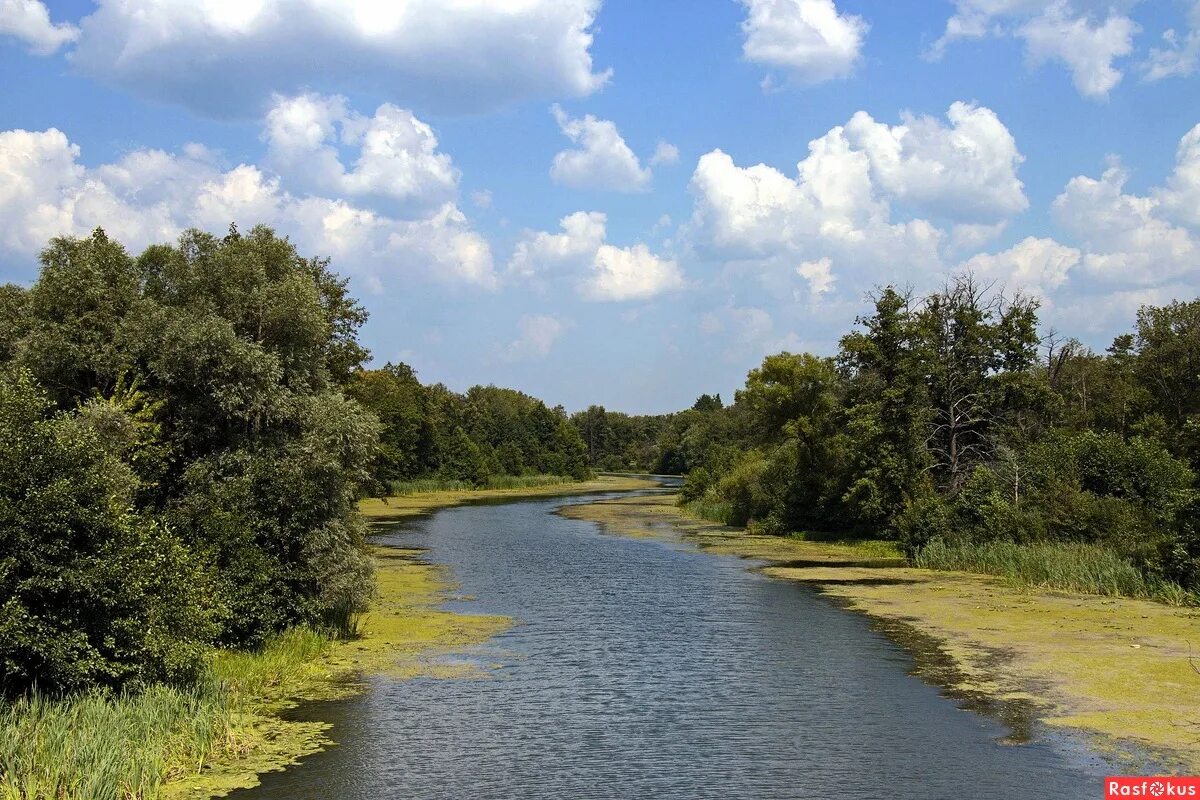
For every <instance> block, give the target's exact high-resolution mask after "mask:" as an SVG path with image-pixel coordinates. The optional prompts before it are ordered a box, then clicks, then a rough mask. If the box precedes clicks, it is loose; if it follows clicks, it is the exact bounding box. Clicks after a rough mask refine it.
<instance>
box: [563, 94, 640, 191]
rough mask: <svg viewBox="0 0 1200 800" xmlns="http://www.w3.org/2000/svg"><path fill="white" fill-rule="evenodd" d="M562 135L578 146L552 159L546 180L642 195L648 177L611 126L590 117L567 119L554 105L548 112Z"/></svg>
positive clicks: (617, 132) (602, 120)
mask: <svg viewBox="0 0 1200 800" xmlns="http://www.w3.org/2000/svg"><path fill="white" fill-rule="evenodd" d="M551 110H552V112H553V114H554V119H555V120H557V121H558V127H559V128H560V129H561V130H562V132H563V135H565V136H566V137H567V138H568V139H570V140H571V141H572V142H574V143H575V144H576V145H578V147H577V148H575V149H569V150H563V151H562V152H560V153H558V154H557V155H556V156H554V164H553V166H551V167H550V177H551V178H553V179H554V182H555V183H560V184H563V185H564V186H570V187H572V188H575V189H604V190H607V191H613V192H642V191H645V190H646V189H647V188H648V187H649V185H650V179H651V173H650V170H649V169H643V168H642V164H641V162H640V161H638V157H637V156H636V155H634V152H633V151H632V150H630V149H629V145H627V144H626V143H625V140H624V139H623V138H621V134H620V132H619V131H618V130H617V126H616V124H615V123H613V122H611V121H610V120H606V119H597V118H595V117H593V116H592V115H591V114H588V115H587V116H585V117H583V118H582V119H574V118H572V117H570V116H568V115H567V113H566V112H565V111H563V110H562V108H560V107H559V106H558V105H555V106H554V107H553V109H551Z"/></svg>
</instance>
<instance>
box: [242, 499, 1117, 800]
mask: <svg viewBox="0 0 1200 800" xmlns="http://www.w3.org/2000/svg"><path fill="white" fill-rule="evenodd" d="M574 502H589V500H586V499H574V500H564V499H562V498H557V499H552V500H545V501H535V502H522V503H515V504H507V505H479V506H464V507H460V508H453V509H447V510H444V511H441V512H438V513H437V514H436V515H434V516H432V517H429V518H426V519H421V520H418V521H416V522H410V523H405V524H404V525H402V526H398V527H397V528H396V529H395V530H394V531H393V532H392V533H390V534H388V535H387V536H385V537H384V539H383V541H385V542H388V543H394V544H399V545H404V546H419V547H425V548H428V549H429V554H428V558H429V559H430V560H431V561H434V562H436V563H441V564H446V565H448V566H449V567H450V568H451V569H452V570H453V573H454V576H455V578H456V579H457V580H458V581H459V583H461V590H460V591H461V592H462V594H463V595H467V596H470V597H472V598H475V599H474V600H471V601H466V600H463V601H456V602H452V603H451V604H450V607H451V608H454V609H456V610H463V611H469V612H472V613H494V614H503V615H507V616H511V617H513V618H515V619H516V620H517V621H518V624H517V626H516V627H514V628H513V629H512V630H511V631H509V632H507V633H505V634H503V635H501V636H498V637H496V638H495V639H493V640H492V641H491V642H490V643H489V644H488V645H487V646H485V647H483V648H479V649H477V650H474V651H472V652H470V653H469V654H468V655H467V656H466V657H467V658H470V659H473V660H475V661H477V662H478V663H479V664H480V665H481V666H483V667H484V668H486V669H488V670H490V675H491V677H490V678H487V679H482V680H480V679H454V680H433V679H418V680H412V681H407V682H393V681H390V680H387V679H382V678H377V679H373V680H372V681H371V684H370V688H369V691H367V692H366V693H364V694H363V695H362V696H360V697H357V698H354V699H351V700H347V701H341V702H338V703H331V704H319V705H316V706H313V707H310V708H309V712H310V713H315V714H316V715H317V716H319V717H320V718H321V719H327V720H329V721H332V722H333V723H334V724H335V728H334V738H335V739H336V740H337V742H338V744H337V746H336V747H334V748H332V749H330V750H328V751H326V752H324V753H321V754H318V755H316V756H313V757H311V758H309V759H307V760H306V761H305V762H304V763H303V764H302V765H300V766H298V767H295V768H292V769H290V770H288V771H286V772H282V773H274V774H270V775H266V776H264V778H263V784H262V786H260V787H258V788H256V789H253V790H248V791H245V792H241V793H238V794H237V795H235V796H236V797H239V798H242V799H243V800H268V799H271V800H274V799H276V798H278V799H279V800H283V799H284V798H287V799H288V800H291V799H292V798H306V797H312V798H339V799H341V800H367V799H368V798H371V799H374V798H406V799H408V798H413V799H415V800H420V799H422V798H454V799H455V800H457V799H458V798H569V799H571V800H574V799H575V798H679V799H680V800H683V799H684V798H688V799H690V798H723V799H728V798H747V800H749V799H750V798H825V797H830V798H843V797H844V798H896V799H897V800H908V799H910V798H911V799H912V800H929V799H930V798H947V799H949V798H961V797H972V796H974V797H981V798H1017V797H1020V798H1028V799H1029V800H1038V799H1039V798H1045V799H1046V800H1050V799H1051V798H1053V799H1054V800H1066V799H1074V798H1079V799H1080V800H1082V799H1083V798H1089V800H1090V798H1094V797H1097V796H1099V795H1100V792H1101V790H1100V786H1101V778H1102V776H1103V775H1104V773H1105V771H1106V765H1105V764H1103V763H1102V762H1101V761H1100V760H1099V759H1098V758H1096V757H1094V756H1091V755H1089V754H1088V753H1087V751H1086V750H1084V749H1083V748H1082V747H1081V746H1080V745H1078V744H1077V743H1073V742H1072V741H1071V740H1068V739H1056V740H1053V741H1049V740H1045V739H1043V740H1041V741H1036V742H1034V743H1032V744H1026V745H1020V746H1014V745H1011V744H1004V743H1003V740H1004V738H1005V736H1006V734H1007V731H1006V729H1005V728H1004V727H1003V725H1002V724H1001V723H999V722H998V721H996V720H994V719H991V718H988V717H986V716H981V715H979V714H975V713H973V712H970V711H966V710H963V709H961V708H958V707H957V706H956V704H955V703H954V702H953V701H952V700H950V699H948V698H946V697H944V696H942V695H941V694H940V693H939V691H938V690H937V688H935V687H932V686H929V685H927V684H925V683H922V682H921V681H920V680H919V679H917V678H915V677H912V676H911V675H910V674H909V672H910V670H911V669H912V666H913V665H912V661H911V658H910V657H909V656H908V655H907V654H906V653H905V652H904V651H903V650H902V649H901V648H900V647H898V646H897V645H896V644H894V643H893V642H891V641H889V640H888V639H887V638H885V637H884V636H883V635H881V634H879V633H877V632H876V631H874V630H872V629H871V627H870V624H869V622H868V620H867V619H865V618H864V617H862V616H860V615H857V614H853V613H850V612H847V611H844V610H841V609H838V608H836V607H834V606H832V605H831V604H830V603H828V602H826V601H825V600H823V599H822V598H821V597H820V596H819V595H817V594H816V593H815V592H813V591H812V590H811V589H808V588H806V587H804V586H800V585H797V584H793V583H788V582H785V581H779V580H773V579H770V578H767V577H765V576H763V575H761V574H758V573H756V572H752V571H750V570H748V569H747V562H745V561H742V560H739V559H735V558H729V557H717V556H712V555H709V554H705V553H700V552H697V551H695V550H694V549H693V548H691V547H690V546H688V545H683V544H672V543H670V542H663V541H655V540H641V539H625V538H619V537H615V536H611V535H608V534H605V533H603V532H602V531H601V530H600V529H599V528H598V527H597V526H596V525H594V524H593V523H589V522H583V521H577V520H568V519H564V518H562V517H559V516H556V515H554V514H552V513H551V512H552V511H553V510H554V509H555V508H557V507H560V506H562V505H564V504H567V503H574Z"/></svg>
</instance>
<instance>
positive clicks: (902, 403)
mask: <svg viewBox="0 0 1200 800" xmlns="http://www.w3.org/2000/svg"><path fill="white" fill-rule="evenodd" d="M702 400H703V398H702ZM575 420H576V424H577V425H579V427H580V429H581V434H582V436H583V438H584V440H585V441H589V437H591V438H592V439H594V440H595V441H599V442H601V443H602V444H601V446H600V449H599V450H598V451H593V452H598V453H599V454H600V458H601V460H603V459H604V458H607V457H608V456H609V454H610V452H611V451H609V450H605V449H603V448H604V447H608V446H609V445H608V444H607V443H609V442H617V443H618V444H617V445H616V446H617V447H618V448H624V449H623V450H619V451H618V452H621V453H622V454H624V453H642V454H645V457H644V460H643V462H642V463H647V464H648V463H651V462H653V463H656V464H657V465H658V466H659V467H667V466H674V467H677V471H679V472H683V473H687V475H688V478H687V482H686V485H685V488H684V498H685V500H686V501H687V502H689V503H691V504H692V505H693V507H694V508H696V509H698V510H700V511H701V512H702V513H705V514H707V515H708V516H712V517H715V518H719V519H722V520H723V521H725V522H729V523H732V524H736V525H747V524H749V525H752V526H753V527H754V528H755V529H756V530H760V531H763V532H767V533H781V534H782V533H789V532H793V531H826V532H829V531H832V532H840V533H844V534H855V535H868V536H879V537H889V538H894V539H897V540H899V541H900V542H902V543H903V544H904V546H905V547H906V549H907V551H908V552H909V553H910V554H912V555H917V554H919V553H920V552H921V551H922V550H923V549H924V548H927V547H928V546H930V545H931V543H936V544H937V545H939V546H944V545H946V544H948V543H949V544H961V545H964V546H975V545H982V544H986V543H992V542H1004V543H1012V544H1015V545H1034V544H1047V543H1049V544H1063V545H1077V544H1082V545H1089V546H1095V547H1098V548H1103V549H1104V550H1106V551H1109V552H1112V553H1114V554H1115V555H1116V556H1118V557H1119V558H1121V559H1124V560H1125V561H1127V562H1128V563H1130V564H1132V565H1134V566H1135V567H1136V568H1137V569H1138V570H1139V571H1141V573H1142V574H1143V575H1145V576H1146V577H1147V578H1148V579H1151V580H1154V581H1165V582H1170V583H1171V584H1173V585H1178V586H1182V587H1185V588H1187V589H1190V590H1196V589H1198V588H1200V484H1198V483H1197V471H1198V470H1200V301H1192V302H1174V303H1171V304H1169V305H1166V306H1162V307H1151V306H1147V307H1144V308H1142V309H1141V310H1140V311H1139V313H1138V315H1137V320H1136V326H1135V329H1134V331H1133V332H1131V333H1128V334H1124V335H1121V336H1119V337H1117V338H1116V340H1115V341H1114V342H1113V343H1112V345H1111V346H1110V347H1109V348H1108V349H1107V350H1106V351H1105V352H1103V353H1097V352H1093V351H1092V350H1090V349H1088V348H1087V347H1084V346H1083V345H1082V344H1080V343H1079V342H1078V341H1077V340H1074V339H1064V338H1063V337H1061V336H1060V335H1058V334H1056V333H1053V332H1051V333H1041V332H1040V328H1039V320H1038V303H1037V302H1036V301H1035V300H1033V299H1031V298H1028V297H1022V296H1019V295H1017V296H1006V295H1005V294H1004V293H1003V292H1002V291H1000V290H998V289H996V288H995V287H992V286H987V285H981V284H980V283H979V282H977V281H976V280H974V279H973V278H972V277H970V276H960V277H958V278H955V279H953V280H952V281H951V282H950V283H948V285H946V286H945V287H944V288H943V289H942V290H941V291H938V292H935V293H932V294H929V295H928V296H924V297H914V296H912V295H910V294H906V293H904V292H901V291H898V290H897V289H896V288H894V287H888V288H885V289H883V290H881V291H879V292H878V293H877V294H876V296H875V297H874V298H873V311H872V313H870V314H868V315H866V316H864V317H862V318H860V319H859V320H857V323H856V327H855V329H854V330H853V331H851V332H850V333H848V334H846V335H845V336H844V337H842V339H841V341H840V344H839V348H838V352H837V354H836V355H834V356H832V357H820V356H815V355H811V354H792V353H780V354H777V355H772V356H768V357H767V358H766V359H765V360H764V361H763V362H762V364H761V365H760V366H759V367H757V368H756V369H753V370H751V371H750V373H749V375H748V376H747V379H746V383H745V386H744V387H743V388H742V389H741V390H739V391H738V392H737V395H736V401H735V402H734V403H733V404H732V405H731V406H729V407H719V406H718V405H717V404H713V403H711V402H708V403H702V402H698V403H697V407H696V408H694V409H692V410H689V411H686V412H683V413H682V414H676V415H668V416H666V417H663V418H661V419H659V420H657V421H656V422H642V423H640V430H642V431H646V432H648V434H649V436H648V437H646V438H643V439H641V440H636V441H635V440H634V439H629V440H625V439H622V438H621V435H620V434H615V433H613V432H615V431H620V430H622V427H621V426H622V425H623V424H625V421H624V420H623V419H622V418H621V417H619V416H616V415H613V414H611V413H608V412H604V411H603V410H602V409H595V408H594V409H590V410H589V411H588V412H585V413H584V414H582V415H578V416H577V417H576V418H575ZM650 437H653V438H650ZM630 442H633V443H630ZM622 457H624V456H623V455H622Z"/></svg>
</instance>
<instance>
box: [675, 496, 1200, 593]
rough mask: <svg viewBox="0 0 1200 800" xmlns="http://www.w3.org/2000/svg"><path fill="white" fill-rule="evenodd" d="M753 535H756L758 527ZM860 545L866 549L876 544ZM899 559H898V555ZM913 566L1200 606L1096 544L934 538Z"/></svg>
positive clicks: (708, 511) (699, 506)
mask: <svg viewBox="0 0 1200 800" xmlns="http://www.w3.org/2000/svg"><path fill="white" fill-rule="evenodd" d="M682 511H683V513H684V514H686V515H688V516H692V517H696V518H698V519H702V520H706V521H708V522H717V523H725V522H726V521H727V520H728V518H729V507H728V506H727V505H725V504H722V503H719V502H716V501H713V500H711V499H710V498H707V497H702V498H700V499H698V500H694V501H692V502H690V503H685V504H684V505H683V506H682ZM748 530H749V532H751V533H753V532H755V527H754V525H753V523H751V525H750V526H749V528H748ZM790 538H793V539H795V538H799V539H806V538H807V539H811V540H815V541H835V542H836V541H837V537H830V536H828V535H821V534H815V535H814V534H793V535H792V536H791V537H790ZM859 541H860V542H861V543H864V544H865V543H867V542H871V541H874V540H859ZM875 546H878V547H882V548H885V549H887V548H891V549H893V550H894V549H895V546H894V545H892V544H891V543H890V542H885V541H878V542H875ZM896 554H897V555H899V553H898V551H897V552H896ZM912 566H915V567H920V568H921V569H931V570H943V571H948V572H976V573H979V574H981V575H995V576H997V577H1000V578H1003V579H1004V580H1005V581H1006V582H1008V583H1009V584H1011V585H1013V586H1020V587H1026V588H1031V589H1061V590H1063V591H1068V592H1078V593H1080V594H1099V595H1106V596H1110V597H1132V598H1138V599H1148V600H1156V601H1158V602H1161V603H1167V604H1168V605H1174V606H1182V605H1200V598H1198V597H1197V596H1196V595H1195V594H1193V593H1190V592H1188V591H1187V590H1186V589H1184V588H1183V587H1182V586H1179V585H1178V584H1175V583H1171V582H1169V581H1163V580H1159V579H1156V578H1153V577H1151V576H1148V575H1146V574H1145V573H1144V572H1142V571H1141V570H1139V569H1138V568H1137V567H1136V566H1134V565H1133V564H1132V563H1130V562H1129V561H1128V560H1127V559H1125V558H1122V557H1121V556H1120V555H1119V554H1117V553H1116V552H1115V551H1113V550H1111V549H1109V548H1106V547H1102V546H1100V545H1094V544H1085V543H1077V542H1048V543H1044V544H1015V543H1013V542H1003V541H1000V542H983V543H972V542H954V543H948V542H945V541H942V540H940V539H935V540H933V541H932V542H930V543H929V544H927V545H926V546H925V547H923V548H921V550H920V551H918V553H917V554H916V556H915V557H914V558H913V559H912Z"/></svg>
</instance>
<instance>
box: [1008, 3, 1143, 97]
mask: <svg viewBox="0 0 1200 800" xmlns="http://www.w3.org/2000/svg"><path fill="white" fill-rule="evenodd" d="M1139 30H1140V28H1139V26H1138V25H1137V23H1135V22H1134V21H1133V20H1131V19H1130V18H1129V17H1126V16H1123V15H1121V14H1111V15H1110V16H1108V17H1107V18H1106V19H1105V20H1104V22H1103V23H1100V24H1093V23H1092V22H1091V21H1090V20H1089V19H1088V18H1087V17H1084V16H1072V13H1071V10H1070V7H1069V6H1068V5H1067V4H1066V3H1055V4H1054V5H1052V6H1051V7H1050V8H1048V9H1047V10H1046V12H1045V13H1044V14H1041V15H1040V16H1037V17H1034V18H1033V19H1031V20H1030V21H1029V22H1027V23H1025V25H1024V26H1022V27H1021V29H1020V30H1019V31H1018V35H1019V36H1020V37H1021V38H1023V39H1024V40H1025V44H1026V48H1027V51H1026V52H1027V55H1028V57H1029V61H1030V63H1031V64H1032V65H1034V66H1039V65H1041V64H1044V63H1045V62H1047V61H1061V62H1062V63H1064V64H1066V66H1067V68H1068V69H1070V71H1071V78H1072V80H1073V81H1074V83H1075V88H1076V89H1078V90H1079V93H1080V94H1082V95H1084V96H1086V97H1091V98H1098V99H1103V98H1106V97H1108V93H1109V92H1110V91H1111V90H1112V89H1113V87H1115V86H1116V85H1117V84H1118V83H1120V82H1121V78H1122V72H1121V71H1120V70H1119V69H1117V68H1116V67H1114V66H1113V62H1114V61H1115V60H1116V59H1118V58H1121V57H1123V56H1127V55H1129V54H1130V53H1132V52H1133V37H1134V35H1135V34H1137V32H1138V31H1139Z"/></svg>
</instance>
